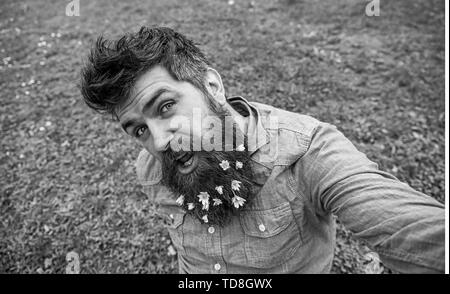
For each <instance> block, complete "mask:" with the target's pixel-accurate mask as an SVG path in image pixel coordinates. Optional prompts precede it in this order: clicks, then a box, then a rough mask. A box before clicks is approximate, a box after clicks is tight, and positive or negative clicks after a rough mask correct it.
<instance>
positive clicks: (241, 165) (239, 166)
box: [236, 161, 244, 169]
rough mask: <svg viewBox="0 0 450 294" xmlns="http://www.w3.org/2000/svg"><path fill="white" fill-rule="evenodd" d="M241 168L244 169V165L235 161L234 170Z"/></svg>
mask: <svg viewBox="0 0 450 294" xmlns="http://www.w3.org/2000/svg"><path fill="white" fill-rule="evenodd" d="M243 167H244V164H243V163H242V162H240V161H236V169H240V168H243Z"/></svg>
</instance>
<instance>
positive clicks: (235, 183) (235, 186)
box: [231, 180, 241, 191]
mask: <svg viewBox="0 0 450 294" xmlns="http://www.w3.org/2000/svg"><path fill="white" fill-rule="evenodd" d="M240 188H241V182H240V181H238V180H232V181H231V189H232V190H234V191H239V189H240Z"/></svg>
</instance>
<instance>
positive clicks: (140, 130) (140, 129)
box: [135, 126, 147, 138]
mask: <svg viewBox="0 0 450 294" xmlns="http://www.w3.org/2000/svg"><path fill="white" fill-rule="evenodd" d="M146 129H147V127H145V126H142V127H139V128H137V129H136V132H135V135H136V137H137V138H139V137H140V136H142V135H143V134H144V132H145V130H146Z"/></svg>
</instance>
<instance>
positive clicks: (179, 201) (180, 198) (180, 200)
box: [177, 195, 184, 206]
mask: <svg viewBox="0 0 450 294" xmlns="http://www.w3.org/2000/svg"><path fill="white" fill-rule="evenodd" d="M183 203H184V195H180V197H178V198H177V204H178V205H180V206H182V205H183Z"/></svg>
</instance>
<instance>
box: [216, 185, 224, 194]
mask: <svg viewBox="0 0 450 294" xmlns="http://www.w3.org/2000/svg"><path fill="white" fill-rule="evenodd" d="M215 189H216V191H217V193H219V194H220V195H222V194H223V186H217V187H216V188H215Z"/></svg>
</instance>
